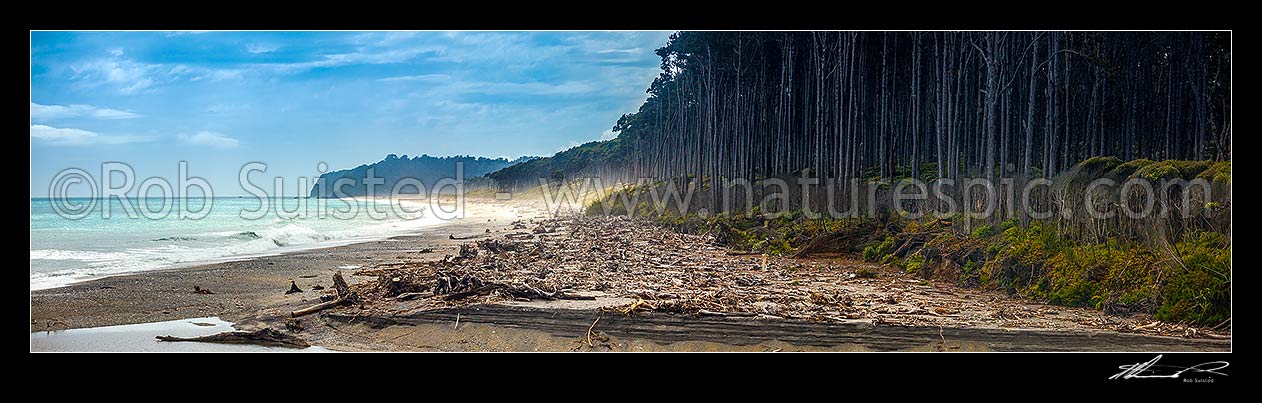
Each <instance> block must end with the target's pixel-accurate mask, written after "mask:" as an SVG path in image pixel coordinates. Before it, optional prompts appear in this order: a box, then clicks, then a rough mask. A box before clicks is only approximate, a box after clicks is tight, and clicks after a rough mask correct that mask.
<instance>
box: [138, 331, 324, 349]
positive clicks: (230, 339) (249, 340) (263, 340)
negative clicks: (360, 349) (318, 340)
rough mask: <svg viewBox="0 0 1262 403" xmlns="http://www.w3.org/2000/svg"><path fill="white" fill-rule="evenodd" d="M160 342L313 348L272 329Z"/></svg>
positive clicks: (173, 337)
mask: <svg viewBox="0 0 1262 403" xmlns="http://www.w3.org/2000/svg"><path fill="white" fill-rule="evenodd" d="M157 339H158V340H159V341H170V342H176V341H197V342H203V343H223V344H255V345H260V346H269V347H286V348H307V347H311V345H310V344H308V343H307V341H306V340H303V339H301V338H298V337H297V336H294V335H291V334H289V333H284V332H281V331H277V330H273V329H272V328H264V329H261V330H255V331H253V332H223V333H216V334H212V335H209V336H200V337H176V336H158V337H157Z"/></svg>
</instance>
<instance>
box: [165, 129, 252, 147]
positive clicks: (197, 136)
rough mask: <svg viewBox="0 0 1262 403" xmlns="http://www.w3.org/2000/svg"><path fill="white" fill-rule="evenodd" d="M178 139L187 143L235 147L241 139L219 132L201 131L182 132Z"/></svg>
mask: <svg viewBox="0 0 1262 403" xmlns="http://www.w3.org/2000/svg"><path fill="white" fill-rule="evenodd" d="M180 139H181V140H184V142H186V143H189V144H195V145H201V146H208V147H215V148H236V147H237V146H238V145H240V144H241V141H239V140H237V139H234V138H232V137H228V136H225V135H224V134H223V133H219V132H208V131H202V132H197V133H194V134H182V135H180Z"/></svg>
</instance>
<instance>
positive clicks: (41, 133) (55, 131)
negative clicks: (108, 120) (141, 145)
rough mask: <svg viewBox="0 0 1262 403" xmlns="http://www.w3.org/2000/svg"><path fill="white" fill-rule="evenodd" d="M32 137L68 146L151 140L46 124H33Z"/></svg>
mask: <svg viewBox="0 0 1262 403" xmlns="http://www.w3.org/2000/svg"><path fill="white" fill-rule="evenodd" d="M31 138H32V139H35V140H40V141H43V142H45V143H48V144H53V145H68V146H81V145H91V144H125V143H136V142H141V141H147V140H149V138H147V137H142V136H131V135H114V136H109V135H103V134H100V133H97V132H93V131H88V130H83V129H73V128H59V127H51V126H45V125H31Z"/></svg>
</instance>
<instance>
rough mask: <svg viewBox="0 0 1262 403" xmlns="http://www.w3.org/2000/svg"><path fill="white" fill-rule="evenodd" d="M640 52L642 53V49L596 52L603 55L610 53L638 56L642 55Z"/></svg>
mask: <svg viewBox="0 0 1262 403" xmlns="http://www.w3.org/2000/svg"><path fill="white" fill-rule="evenodd" d="M640 51H641V49H640V48H630V49H601V50H598V51H596V53H597V54H602V55H604V54H610V53H626V54H632V55H638V54H640Z"/></svg>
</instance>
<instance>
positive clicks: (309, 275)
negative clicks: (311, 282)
mask: <svg viewBox="0 0 1262 403" xmlns="http://www.w3.org/2000/svg"><path fill="white" fill-rule="evenodd" d="M316 277H319V275H318V274H303V275H301V276H298V278H316Z"/></svg>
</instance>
